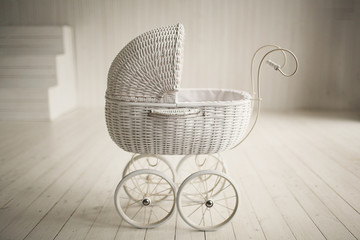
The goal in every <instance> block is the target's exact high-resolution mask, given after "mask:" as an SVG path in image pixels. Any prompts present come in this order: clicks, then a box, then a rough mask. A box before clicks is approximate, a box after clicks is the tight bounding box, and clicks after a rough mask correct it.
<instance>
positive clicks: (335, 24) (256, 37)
mask: <svg viewBox="0 0 360 240" xmlns="http://www.w3.org/2000/svg"><path fill="white" fill-rule="evenodd" d="M177 22H181V23H183V24H184V26H185V31H186V40H185V65H184V72H183V79H182V85H181V86H182V87H216V88H233V89H249V86H250V84H249V83H250V74H249V67H250V60H251V56H252V53H253V52H254V51H255V50H256V49H257V47H259V46H261V45H263V44H267V43H274V44H278V45H280V46H282V47H285V48H289V49H291V50H293V51H294V52H295V53H296V54H297V56H298V58H299V61H300V69H299V73H298V74H297V75H296V77H294V78H293V79H290V80H289V79H283V78H282V77H281V76H280V75H279V74H277V73H275V72H272V71H270V69H269V70H266V71H264V75H263V76H264V78H263V80H264V81H263V84H262V93H263V99H264V100H263V106H264V107H265V108H266V109H273V110H274V109H275V110H291V109H303V108H307V109H336V110H339V109H353V110H354V109H360V94H359V93H358V92H359V90H360V71H359V69H360V64H359V63H360V61H359V60H358V59H359V56H360V47H359V43H360V1H356V0H341V1H340V0H317V1H313V0H271V1H270V0H216V1H215V0H178V1H175V0H147V1H146V0H136V1H134V0H124V1H120V0H104V1H100V0H27V1H21V0H18V1H16V0H0V25H63V24H66V25H70V26H72V27H73V28H74V31H75V45H76V63H77V77H78V79H77V81H78V82H77V87H78V99H79V104H80V105H83V106H99V105H103V104H104V92H105V89H106V75H107V70H108V68H109V66H110V63H111V61H112V59H113V58H114V57H115V55H116V54H117V53H118V51H119V50H120V49H121V48H122V47H123V46H125V44H126V43H127V42H129V41H130V40H131V39H132V38H134V37H135V36H136V35H138V34H140V33H143V32H145V31H147V30H150V29H152V28H155V27H158V26H164V25H168V24H173V23H177Z"/></svg>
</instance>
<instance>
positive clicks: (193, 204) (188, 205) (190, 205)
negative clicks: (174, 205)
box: [181, 202, 204, 207]
mask: <svg viewBox="0 0 360 240" xmlns="http://www.w3.org/2000/svg"><path fill="white" fill-rule="evenodd" d="M202 204H204V203H203V202H200V203H189V204H186V205H181V206H182V207H192V206H197V205H202Z"/></svg>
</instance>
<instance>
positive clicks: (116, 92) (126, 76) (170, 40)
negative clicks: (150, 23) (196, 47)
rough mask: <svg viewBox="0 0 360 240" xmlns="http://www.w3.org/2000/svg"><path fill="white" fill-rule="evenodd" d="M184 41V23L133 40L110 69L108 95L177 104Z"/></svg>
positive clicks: (130, 99)
mask: <svg viewBox="0 0 360 240" xmlns="http://www.w3.org/2000/svg"><path fill="white" fill-rule="evenodd" d="M183 41H184V27H183V25H181V24H176V25H171V26H168V27H162V28H157V29H155V30H152V31H149V32H147V33H144V34H142V35H140V36H138V37H136V38H135V39H133V40H132V41H131V42H130V43H128V44H127V45H126V46H125V47H124V48H123V49H122V50H121V51H120V53H119V54H118V55H117V56H116V58H115V59H114V61H113V63H112V65H111V67H110V69H109V73H108V89H107V93H106V96H107V97H109V98H112V99H118V100H121V101H131V102H175V101H176V90H177V89H178V87H179V84H180V78H181V72H182V65H183V64H182V62H183V49H184V47H183Z"/></svg>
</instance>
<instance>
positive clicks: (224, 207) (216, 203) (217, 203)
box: [216, 202, 233, 211]
mask: <svg viewBox="0 0 360 240" xmlns="http://www.w3.org/2000/svg"><path fill="white" fill-rule="evenodd" d="M216 205H219V206H221V207H224V208H227V209H229V210H231V211H232V210H233V209H232V208H229V207H228V206H225V205H223V204H221V203H218V202H217V203H216Z"/></svg>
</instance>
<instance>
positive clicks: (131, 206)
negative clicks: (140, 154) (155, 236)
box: [114, 170, 176, 228]
mask: <svg viewBox="0 0 360 240" xmlns="http://www.w3.org/2000/svg"><path fill="white" fill-rule="evenodd" d="M126 191H128V192H131V196H132V197H127V196H126V194H127V193H126ZM165 195H166V196H165ZM175 199H176V191H175V186H174V183H173V182H172V181H171V179H170V178H168V177H167V176H166V175H164V174H163V173H161V172H159V171H156V170H138V171H134V172H132V173H130V174H128V175H127V176H125V177H124V178H123V179H122V180H121V181H120V183H119V184H118V186H117V188H116V191H115V195H114V201H115V207H116V210H117V211H118V213H119V214H120V216H121V217H122V218H123V219H124V220H125V221H126V222H128V223H129V224H131V225H133V226H135V227H138V228H153V227H156V226H158V225H160V224H162V223H164V222H165V221H166V220H168V219H169V218H170V217H171V215H172V214H173V213H174V208H175Z"/></svg>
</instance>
